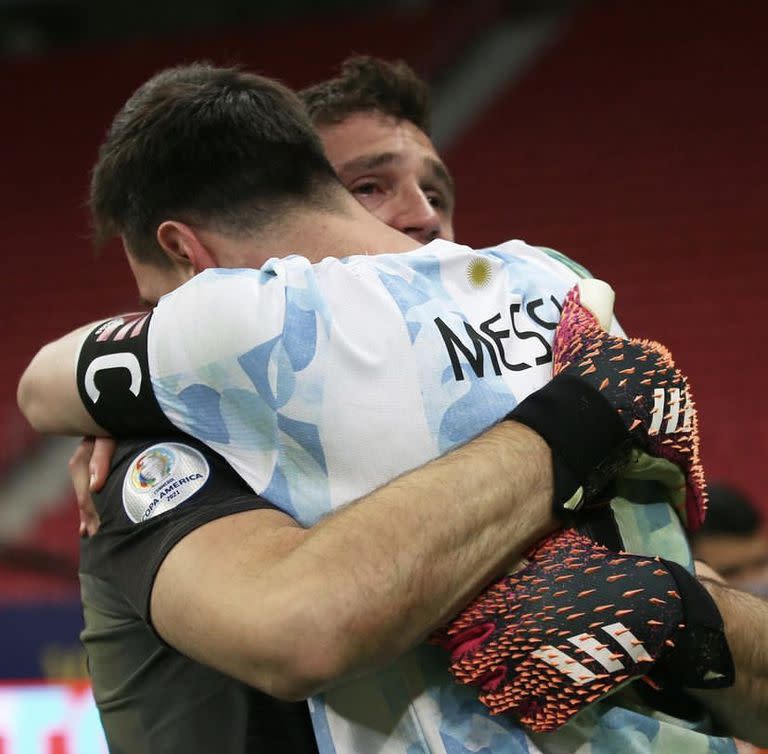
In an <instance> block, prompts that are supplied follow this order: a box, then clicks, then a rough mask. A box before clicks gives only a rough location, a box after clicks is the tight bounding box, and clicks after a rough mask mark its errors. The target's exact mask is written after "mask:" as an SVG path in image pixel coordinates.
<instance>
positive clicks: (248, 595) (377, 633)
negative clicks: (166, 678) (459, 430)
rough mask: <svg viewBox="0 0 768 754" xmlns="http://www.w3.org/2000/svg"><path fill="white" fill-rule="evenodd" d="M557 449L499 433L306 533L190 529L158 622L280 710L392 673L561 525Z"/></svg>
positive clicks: (264, 526) (509, 428)
mask: <svg viewBox="0 0 768 754" xmlns="http://www.w3.org/2000/svg"><path fill="white" fill-rule="evenodd" d="M551 498H552V488H551V460H550V452H549V448H548V447H547V446H546V444H545V443H544V442H543V441H542V440H541V438H539V437H538V435H536V434H535V433H533V432H532V431H531V430H529V429H527V428H526V427H523V426H520V425H518V424H515V423H514V422H504V423H502V424H501V425H498V426H496V427H494V428H492V429H491V430H489V431H488V432H486V433H485V434H484V435H482V436H480V437H479V438H477V439H475V440H473V441H472V442H470V443H468V444H467V445H465V446H463V447H461V448H459V449H458V450H455V451H453V452H452V453H450V454H448V455H447V456H444V457H443V458H440V459H438V460H436V461H433V462H432V463H430V464H427V465H426V466H423V467H422V468H420V469H416V470H415V471H412V472H410V473H408V474H406V475H404V476H402V477H399V478H398V479H396V480H394V481H393V482H390V483H389V484H387V485H385V486H384V487H381V488H380V489H378V490H376V491H375V492H373V493H371V494H370V495H368V496H366V497H365V498H363V499H361V500H359V501H357V502H355V503H352V504H350V505H349V506H347V507H345V508H343V509H341V510H339V511H337V512H335V513H334V514H332V515H330V516H328V517H327V518H326V519H324V520H323V521H322V522H320V523H319V524H317V525H316V526H314V527H312V528H310V529H302V528H300V527H299V526H298V525H297V524H295V522H293V521H292V519H290V518H289V517H288V516H286V515H284V514H282V513H278V512H276V511H271V510H269V511H264V510H258V511H250V512H246V513H239V514H237V515H233V516H229V517H226V518H223V519H218V520H216V521H213V522H211V523H209V524H206V525H204V526H202V527H200V528H199V529H196V530H195V531H194V532H192V533H191V534H189V535H187V536H186V537H185V538H184V539H183V540H181V541H180V542H179V543H178V544H177V545H176V546H175V547H174V548H173V549H172V550H171V551H170V553H169V554H168V556H167V557H166V558H165V560H164V562H163V563H162V565H161V566H160V569H159V571H158V573H157V576H156V579H155V583H154V588H153V590H152V597H151V618H152V623H153V625H154V627H155V629H156V630H157V631H158V633H159V634H160V635H161V636H162V637H163V638H164V639H165V640H166V641H167V642H168V643H169V644H171V645H172V646H174V647H176V648H177V649H178V650H180V651H182V652H184V653H185V654H187V655H189V656H190V657H192V658H194V659H196V660H198V661H200V662H204V663H206V664H209V665H212V666H213V667H215V668H217V669H219V670H221V671H223V672H225V673H228V674H231V675H234V676H236V677H238V678H240V679H242V680H244V681H246V682H248V683H250V684H251V685H253V686H256V687H257V688H260V689H261V690H263V691H265V692H267V693H269V694H272V695H273V696H277V697H280V698H283V699H299V698H304V697H306V696H309V695H311V694H313V693H316V692H317V691H319V690H321V689H323V688H324V687H326V686H330V685H332V684H334V683H336V682H339V681H341V680H343V679H345V678H349V677H354V676H356V675H361V674H363V673H365V672H367V671H369V670H373V669H375V668H378V667H381V666H383V665H386V664H387V663H389V662H391V661H393V660H394V659H395V658H397V657H398V656H399V655H400V654H402V653H403V652H405V651H406V650H408V649H410V648H411V647H413V646H414V645H416V644H417V643H419V642H421V641H422V640H423V639H424V638H425V637H426V636H427V635H428V634H429V633H430V632H431V631H432V630H434V629H435V628H436V627H437V626H439V625H441V624H443V623H444V622H445V621H446V620H447V619H448V618H449V617H451V616H452V615H454V614H455V613H456V611H457V610H458V609H459V608H460V607H462V606H463V605H464V604H466V603H467V602H468V601H469V600H470V599H471V598H472V597H473V596H474V595H476V594H477V593H478V592H479V591H480V590H481V589H482V588H483V587H484V586H485V585H486V584H487V583H488V582H489V581H490V580H492V579H493V578H494V577H496V576H498V575H499V574H500V573H502V572H503V571H504V570H505V568H507V567H508V566H510V565H511V564H512V562H514V561H516V560H517V559H518V558H519V556H520V555H521V554H522V552H523V551H524V550H525V549H526V548H527V547H528V546H529V545H530V544H531V543H532V542H534V541H535V540H536V539H538V538H539V537H541V536H542V535H544V534H546V533H547V531H549V530H550V529H552V528H553V527H554V521H553V519H552V513H551Z"/></svg>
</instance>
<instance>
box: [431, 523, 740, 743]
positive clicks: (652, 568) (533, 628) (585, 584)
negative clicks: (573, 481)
mask: <svg viewBox="0 0 768 754" xmlns="http://www.w3.org/2000/svg"><path fill="white" fill-rule="evenodd" d="M436 641H437V643H438V644H440V645H441V646H443V647H444V648H446V649H448V650H449V651H450V652H451V655H452V663H451V670H452V672H453V674H454V675H455V677H456V679H457V681H459V682H460V683H465V684H471V685H476V686H479V687H480V689H481V693H480V699H481V701H483V702H484V703H485V704H486V705H488V707H489V708H490V709H491V711H492V712H494V713H500V712H506V711H511V712H514V713H515V714H516V715H518V716H519V718H520V720H521V722H522V723H523V724H525V725H527V726H529V727H530V728H532V729H533V730H536V731H539V732H546V731H551V730H555V729H557V728H559V727H560V726H561V725H564V724H565V723H566V722H567V721H568V720H570V718H571V717H573V716H574V715H575V714H576V713H577V712H579V711H580V710H582V709H584V708H585V707H587V706H589V705H590V704H592V703H593V702H595V701H597V700H598V699H600V698H602V697H603V696H605V695H607V694H609V693H610V692H612V691H614V690H615V689H617V688H618V687H619V686H621V685H623V684H625V683H627V682H629V681H631V680H633V679H635V678H639V677H641V676H644V675H646V674H647V673H648V672H649V671H650V670H651V669H652V668H654V666H655V670H657V671H658V670H659V669H660V668H661V667H662V666H663V668H664V671H665V673H666V676H665V677H668V676H669V675H670V674H674V680H675V682H676V683H679V684H681V685H698V686H700V687H709V688H715V687H721V686H724V685H729V684H730V683H732V682H733V668H732V662H731V657H730V653H729V651H728V646H727V643H726V642H725V638H724V634H723V626H722V620H721V618H720V614H719V612H718V611H717V608H716V607H715V604H714V602H713V601H712V599H711V598H710V597H709V595H708V594H707V592H706V590H705V589H704V588H703V587H702V586H701V585H700V584H699V583H698V582H697V581H696V580H695V579H694V578H693V577H692V576H690V574H688V573H687V571H686V570H685V569H684V568H682V566H679V565H677V564H676V563H672V562H670V561H664V560H661V559H658V558H647V557H640V556H635V555H628V554H626V553H617V552H614V551H612V550H609V549H608V548H606V547H604V546H602V545H599V544H597V543H595V542H594V541H593V540H592V539H590V538H589V537H587V536H585V535H584V534H581V533H580V532H578V531H576V530H575V529H566V530H564V531H561V532H559V533H557V534H554V535H552V536H550V537H548V538H547V539H545V540H543V541H542V542H540V543H539V544H538V545H536V546H535V547H534V548H533V549H532V550H531V551H530V552H529V553H528V561H527V562H524V565H523V567H522V568H521V569H520V570H518V571H517V572H515V573H513V574H511V575H509V576H506V577H504V578H502V579H500V580H499V581H497V582H496V584H494V585H493V586H492V587H490V588H489V589H488V590H486V592H484V593H483V594H482V595H481V596H480V597H479V598H478V599H477V600H476V601H475V602H474V603H473V604H472V605H470V606H469V607H468V608H467V609H466V610H464V611H463V612H462V613H461V614H460V615H459V616H458V617H457V618H456V619H455V620H454V621H453V622H452V623H451V624H450V625H449V626H448V628H447V629H445V630H444V632H443V633H442V634H440V635H439V636H438V637H437V639H436Z"/></svg>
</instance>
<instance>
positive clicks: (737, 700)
mask: <svg viewBox="0 0 768 754" xmlns="http://www.w3.org/2000/svg"><path fill="white" fill-rule="evenodd" d="M697 570H698V568H697ZM701 581H702V583H703V584H704V585H705V586H706V588H707V590H708V591H709V593H710V594H711V595H712V598H713V599H714V600H715V602H716V603H717V606H718V608H719V609H720V613H721V614H722V616H723V620H724V621H725V633H726V636H727V638H728V644H729V645H730V647H731V653H732V655H733V661H734V665H735V666H736V683H735V684H734V685H733V686H732V687H731V688H728V689H719V690H717V691H694V690H692V693H694V694H695V695H696V696H697V697H698V698H699V699H700V700H701V701H702V702H703V703H704V704H705V705H706V706H707V707H708V708H709V709H710V710H711V711H712V712H713V714H714V715H715V716H716V717H717V718H718V719H719V720H720V722H721V723H722V724H723V725H725V727H726V728H727V729H728V731H729V733H731V734H732V735H734V736H737V737H739V738H742V739H744V740H745V741H749V742H751V743H753V744H755V745H757V746H768V636H766V627H768V601H766V600H764V599H761V598H760V597H756V596H754V595H752V594H748V593H747V592H742V591H741V590H739V589H734V588H733V587H730V586H728V585H727V584H725V583H723V582H719V581H716V580H714V579H710V578H701Z"/></svg>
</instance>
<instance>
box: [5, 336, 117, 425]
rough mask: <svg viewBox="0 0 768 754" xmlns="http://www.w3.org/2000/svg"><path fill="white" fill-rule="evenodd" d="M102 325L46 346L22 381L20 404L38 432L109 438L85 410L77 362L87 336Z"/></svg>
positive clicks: (31, 363) (30, 365) (37, 355)
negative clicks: (78, 386) (77, 379)
mask: <svg viewBox="0 0 768 754" xmlns="http://www.w3.org/2000/svg"><path fill="white" fill-rule="evenodd" d="M97 324H98V322H91V323H90V324H88V325H84V326H83V327H79V328H78V329H77V330H74V331H73V332H71V333H69V334H67V335H65V336H63V337H62V338H59V339H58V340H55V341H53V342H52V343H48V344H47V345H45V346H43V347H42V348H41V349H40V350H39V351H38V352H37V354H36V355H35V357H34V359H32V361H31V362H30V364H29V366H28V367H27V368H26V370H25V371H24V374H23V375H22V377H21V380H20V381H19V387H18V391H17V396H16V397H17V401H18V404H19V408H20V409H21V412H22V413H23V414H24V416H25V417H26V419H27V421H28V422H29V423H30V424H31V425H32V427H33V428H34V429H36V430H37V431H38V432H43V433H46V434H61V435H64V434H67V435H106V434H107V433H106V432H105V431H104V430H103V429H102V428H101V427H99V426H98V424H96V423H95V422H94V421H93V419H92V418H91V417H90V415H89V414H88V412H87V411H86V410H85V407H84V406H83V404H82V402H81V400H80V396H79V394H78V391H77V381H76V379H75V360H76V358H77V354H78V353H79V351H80V346H81V345H82V342H83V339H84V338H85V336H86V335H87V334H88V333H89V332H90V331H91V330H93V328H94V327H96V325H97Z"/></svg>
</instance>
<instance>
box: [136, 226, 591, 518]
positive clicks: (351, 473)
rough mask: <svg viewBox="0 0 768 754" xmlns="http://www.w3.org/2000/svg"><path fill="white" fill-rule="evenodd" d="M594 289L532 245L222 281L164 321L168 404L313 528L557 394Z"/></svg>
mask: <svg viewBox="0 0 768 754" xmlns="http://www.w3.org/2000/svg"><path fill="white" fill-rule="evenodd" d="M576 279H577V275H576V274H575V273H574V272H573V271H572V270H571V269H569V268H568V267H566V266H565V265H564V264H562V263H560V262H558V261H555V260H554V259H553V258H552V257H550V256H549V255H548V254H546V253H544V252H542V251H541V250H539V249H535V248H532V247H530V246H527V245H526V244H524V243H522V242H519V241H512V242H509V243H506V244H503V245H502V246H499V247H497V248H495V249H489V250H484V251H473V250H471V249H469V248H468V247H464V246H457V245H455V244H451V243H448V242H446V241H435V242H433V243H431V244H429V245H428V246H426V247H424V248H422V249H420V250H418V251H416V252H411V253H406V254H392V255H380V256H376V257H366V256H355V257H349V258H346V259H343V260H340V259H335V258H328V259H326V260H324V261H323V262H321V263H320V264H316V265H311V264H309V263H308V262H307V260H306V259H304V258H301V257H288V258H284V259H273V260H270V262H268V263H267V265H266V266H265V267H264V268H262V269H261V270H259V271H254V270H240V271H229V270H215V271H209V272H206V273H204V274H202V275H198V276H197V277H196V278H194V279H193V280H192V281H191V282H190V283H188V284H187V285H185V286H183V287H182V288H181V289H179V290H178V291H176V292H175V293H173V294H171V295H169V296H167V297H165V298H164V299H163V300H162V302H161V304H160V305H159V307H158V309H157V311H156V312H155V315H154V319H153V321H152V324H151V329H150V333H149V358H150V370H151V373H152V375H153V384H154V389H155V394H156V396H157V398H158V400H159V402H160V405H161V407H162V409H163V411H164V412H165V413H166V415H167V416H168V418H169V419H170V420H171V421H172V422H173V423H174V424H175V425H176V426H177V427H179V428H180V429H182V430H184V431H185V432H188V433H189V434H192V435H194V436H196V437H199V438H201V439H202V440H204V441H205V442H206V443H207V444H208V445H210V446H211V447H212V448H213V449H215V450H216V451H218V452H220V453H221V454H222V455H224V456H225V457H226V458H227V460H228V461H229V462H230V463H231V464H232V465H233V466H234V468H235V469H236V470H237V471H238V473H239V474H241V476H242V477H243V478H244V479H245V480H246V481H247V482H248V483H249V484H250V486H251V487H252V488H253V489H254V490H255V491H256V492H258V493H260V494H263V495H264V496H265V497H267V498H268V499H269V500H271V501H272V502H274V503H276V504H277V505H279V506H280V507H281V508H282V509H283V510H285V511H287V512H289V513H290V514H291V515H293V516H295V517H296V518H297V519H298V520H299V521H301V522H302V523H304V524H312V523H314V522H315V521H317V520H318V518H320V517H321V516H322V515H323V514H325V513H327V512H328V511H330V510H331V509H333V508H334V507H336V506H338V505H340V504H344V503H347V502H349V501H350V500H354V499H355V498H357V497H359V496H361V495H364V494H365V493H367V492H369V491H371V490H372V489H374V488H376V487H377V486H379V485H380V484H382V483H384V482H386V481H388V480H390V479H392V478H393V477H395V476H397V475H399V474H402V473H403V472H404V471H407V470H409V469H412V468H414V467H417V466H419V465H421V464H423V463H425V462H427V461H429V460H431V459H433V458H435V457H437V456H438V455H441V454H443V453H445V452H446V451H448V450H450V449H451V448H453V447H455V446H456V445H458V444H460V443H464V442H466V441H467V440H468V439H469V438H471V437H472V436H474V435H476V434H478V433H479V432H481V431H482V430H483V429H485V428H487V427H489V426H490V425H492V424H493V423H494V422H496V421H497V420H499V419H500V418H501V417H503V416H504V415H505V414H506V413H507V412H509V411H510V410H511V409H513V408H514V407H515V405H516V404H517V402H518V401H519V400H521V399H522V398H524V397H525V396H526V395H528V394H529V393H531V392H532V391H533V390H536V389H537V388H539V387H541V386H542V385H543V384H544V383H545V382H547V381H548V380H549V379H550V378H551V376H552V355H551V343H552V338H553V333H554V328H555V326H556V323H557V321H558V319H559V307H560V302H561V301H562V299H563V297H564V295H565V293H566V292H567V290H568V289H569V288H570V287H571V286H572V285H573V284H574V282H575V281H576ZM223 294H224V295H223ZM201 321H204V322H205V327H204V328H203V327H201V326H200V323H201Z"/></svg>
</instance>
